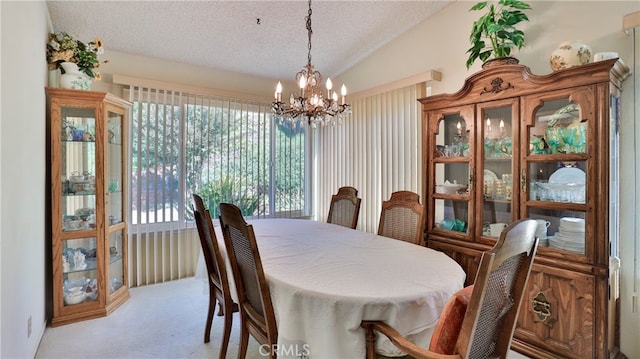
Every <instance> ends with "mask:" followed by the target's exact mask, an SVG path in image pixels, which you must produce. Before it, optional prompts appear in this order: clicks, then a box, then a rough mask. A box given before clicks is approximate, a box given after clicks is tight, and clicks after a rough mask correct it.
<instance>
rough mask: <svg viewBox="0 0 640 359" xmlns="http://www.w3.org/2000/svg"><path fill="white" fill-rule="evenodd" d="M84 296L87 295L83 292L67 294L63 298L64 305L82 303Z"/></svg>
mask: <svg viewBox="0 0 640 359" xmlns="http://www.w3.org/2000/svg"><path fill="white" fill-rule="evenodd" d="M86 295H87V294H86V293H85V292H79V293H73V294H67V295H65V296H64V304H67V305H73V304H78V303H82V302H83V301H84V299H85V297H86Z"/></svg>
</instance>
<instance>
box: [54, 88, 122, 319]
mask: <svg viewBox="0 0 640 359" xmlns="http://www.w3.org/2000/svg"><path fill="white" fill-rule="evenodd" d="M46 92H47V105H48V119H47V134H48V144H47V145H48V146H47V149H48V166H47V167H48V168H49V170H48V172H49V176H48V188H51V192H50V194H49V196H48V202H49V204H50V214H51V218H50V224H51V230H50V231H51V243H50V245H51V258H52V289H51V291H52V293H53V317H52V320H51V325H52V326H57V325H62V324H68V323H73V322H77V321H80V320H85V319H91V318H96V317H101V316H105V315H107V314H109V313H110V312H112V311H113V310H115V309H116V308H117V307H118V306H119V305H120V304H122V303H123V302H124V301H125V300H126V299H127V298H129V291H128V284H127V226H126V222H125V218H126V213H127V212H126V202H127V201H126V181H125V179H126V175H125V174H126V158H127V157H126V153H127V152H126V140H125V139H126V138H127V137H126V132H125V131H126V128H127V126H126V124H127V118H128V111H129V103H128V102H126V101H124V100H122V99H119V98H117V97H115V96H113V95H111V94H108V93H104V92H93V91H81V90H67V89H60V88H47V89H46Z"/></svg>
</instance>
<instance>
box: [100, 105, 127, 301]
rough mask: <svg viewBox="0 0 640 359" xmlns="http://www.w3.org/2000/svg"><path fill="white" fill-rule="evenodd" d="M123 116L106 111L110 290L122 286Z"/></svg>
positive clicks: (111, 291)
mask: <svg viewBox="0 0 640 359" xmlns="http://www.w3.org/2000/svg"><path fill="white" fill-rule="evenodd" d="M123 146H124V135H123V116H122V115H121V114H118V113H114V112H111V111H108V112H107V149H106V151H107V155H108V159H107V164H108V165H107V168H106V174H105V180H106V181H107V182H108V183H107V188H108V191H109V194H108V201H107V211H108V219H109V227H108V228H109V231H108V238H109V243H108V253H107V258H109V266H108V268H109V270H108V276H109V278H108V280H109V282H108V284H107V286H108V290H109V294H112V293H114V292H115V291H117V290H118V289H119V288H121V287H122V286H123V285H124V257H123V253H124V251H123V245H124V236H125V231H124V218H123V213H125V211H124V210H125V209H124V207H123V206H124V205H125V203H124V187H123V180H124V168H123V163H124V161H123V153H124V152H123V150H124V148H123Z"/></svg>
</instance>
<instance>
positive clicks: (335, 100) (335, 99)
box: [331, 92, 338, 102]
mask: <svg viewBox="0 0 640 359" xmlns="http://www.w3.org/2000/svg"><path fill="white" fill-rule="evenodd" d="M331 98H332V99H333V101H334V102H337V101H338V93H337V92H334V93H333V96H331Z"/></svg>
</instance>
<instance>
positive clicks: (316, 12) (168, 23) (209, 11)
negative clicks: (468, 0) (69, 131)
mask: <svg viewBox="0 0 640 359" xmlns="http://www.w3.org/2000/svg"><path fill="white" fill-rule="evenodd" d="M451 1H454V0H441V1H433V0H422V1H390V0H387V1H361V0H359V1H329V0H318V1H314V2H313V3H312V4H311V7H312V17H311V20H312V29H313V34H312V38H311V45H312V49H311V56H312V63H313V64H314V65H315V68H316V70H319V71H321V72H322V73H323V75H325V76H331V77H335V76H338V75H340V74H341V73H343V72H344V71H346V70H348V69H349V68H350V67H352V66H354V65H355V64H357V63H358V62H359V61H361V60H362V59H364V58H366V57H367V56H368V55H370V54H371V53H373V52H374V51H375V50H377V49H379V48H380V47H382V46H383V45H385V44H387V43H388V42H390V41H392V40H393V39H395V38H396V37H398V36H400V35H401V34H402V33H404V32H406V31H408V30H410V29H411V28H412V27H414V26H416V25H417V24H419V23H420V22H422V21H424V20H425V19H426V18H428V17H430V16H433V15H434V14H436V13H437V12H438V11H440V10H442V9H443V8H444V7H446V6H447V5H449V4H451ZM47 5H48V8H49V12H50V15H51V21H52V23H53V27H54V30H55V31H65V32H68V33H69V34H71V35H73V36H74V37H76V38H78V39H80V40H82V41H85V42H88V41H90V40H92V39H93V38H95V37H100V38H101V39H102V40H103V43H104V46H105V55H104V58H108V52H109V50H116V51H119V52H124V53H130V54H137V55H145V56H150V57H154V58H160V59H166V60H171V61H177V62H182V63H187V64H193V65H200V66H205V67H211V68H215V69H220V70H225V71H233V72H239V73H245V74H250V75H257V76H261V77H265V78H273V79H289V78H292V77H293V76H294V75H295V73H296V72H297V71H299V70H300V69H301V68H302V67H303V66H304V65H306V63H307V52H308V44H307V42H308V35H307V29H306V20H305V17H306V16H307V13H308V10H309V8H308V7H309V4H308V2H307V1H301V0H290V1H266V0H263V1H51V0H49V1H47Z"/></svg>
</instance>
